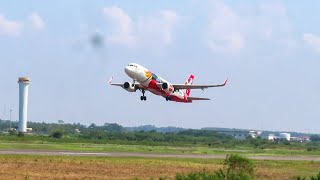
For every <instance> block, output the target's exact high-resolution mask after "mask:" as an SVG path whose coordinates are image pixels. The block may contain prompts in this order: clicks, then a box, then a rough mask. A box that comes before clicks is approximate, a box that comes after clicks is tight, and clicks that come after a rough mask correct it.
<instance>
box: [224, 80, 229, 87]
mask: <svg viewBox="0 0 320 180" xmlns="http://www.w3.org/2000/svg"><path fill="white" fill-rule="evenodd" d="M228 79H229V78H227V79H226V81H224V83H223V85H224V86H225V85H226V84H227V82H228Z"/></svg>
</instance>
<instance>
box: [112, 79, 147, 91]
mask: <svg viewBox="0 0 320 180" xmlns="http://www.w3.org/2000/svg"><path fill="white" fill-rule="evenodd" d="M112 80H113V77H111V79H110V80H109V81H108V84H110V85H112V86H120V87H122V88H123V86H124V83H112ZM134 85H135V87H136V89H143V87H142V85H141V84H139V83H135V84H134Z"/></svg>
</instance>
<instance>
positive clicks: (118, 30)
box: [103, 6, 136, 45]
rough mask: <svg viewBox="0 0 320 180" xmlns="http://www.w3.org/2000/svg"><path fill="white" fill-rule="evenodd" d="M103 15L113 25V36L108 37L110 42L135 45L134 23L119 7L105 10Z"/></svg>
mask: <svg viewBox="0 0 320 180" xmlns="http://www.w3.org/2000/svg"><path fill="white" fill-rule="evenodd" d="M103 14H104V15H105V16H106V17H107V18H108V20H109V21H110V22H111V23H112V25H113V34H112V35H110V36H108V40H109V41H110V42H112V43H116V44H122V45H132V44H134V43H135V41H136V38H135V37H134V35H133V28H134V27H133V26H134V22H133V20H132V19H131V17H130V16H129V15H127V14H126V13H125V12H124V11H123V10H122V9H121V8H119V7H117V6H112V7H105V8H103Z"/></svg>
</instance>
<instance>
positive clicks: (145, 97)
mask: <svg viewBox="0 0 320 180" xmlns="http://www.w3.org/2000/svg"><path fill="white" fill-rule="evenodd" d="M141 92H142V96H141V97H140V100H141V101H146V100H147V96H145V95H144V94H145V93H146V90H144V89H141Z"/></svg>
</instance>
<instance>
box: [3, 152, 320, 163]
mask: <svg viewBox="0 0 320 180" xmlns="http://www.w3.org/2000/svg"><path fill="white" fill-rule="evenodd" d="M5 154H11V155H14V154H16V155H44V156H45V155H46V156H97V157H141V158H194V159H224V158H225V157H226V155H220V154H217V155H205V154H204V155H202V154H151V153H133V152H78V151H56V150H51V151H50V150H0V155H5ZM244 156H246V157H247V158H249V159H253V160H276V161H320V156H259V155H244Z"/></svg>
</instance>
